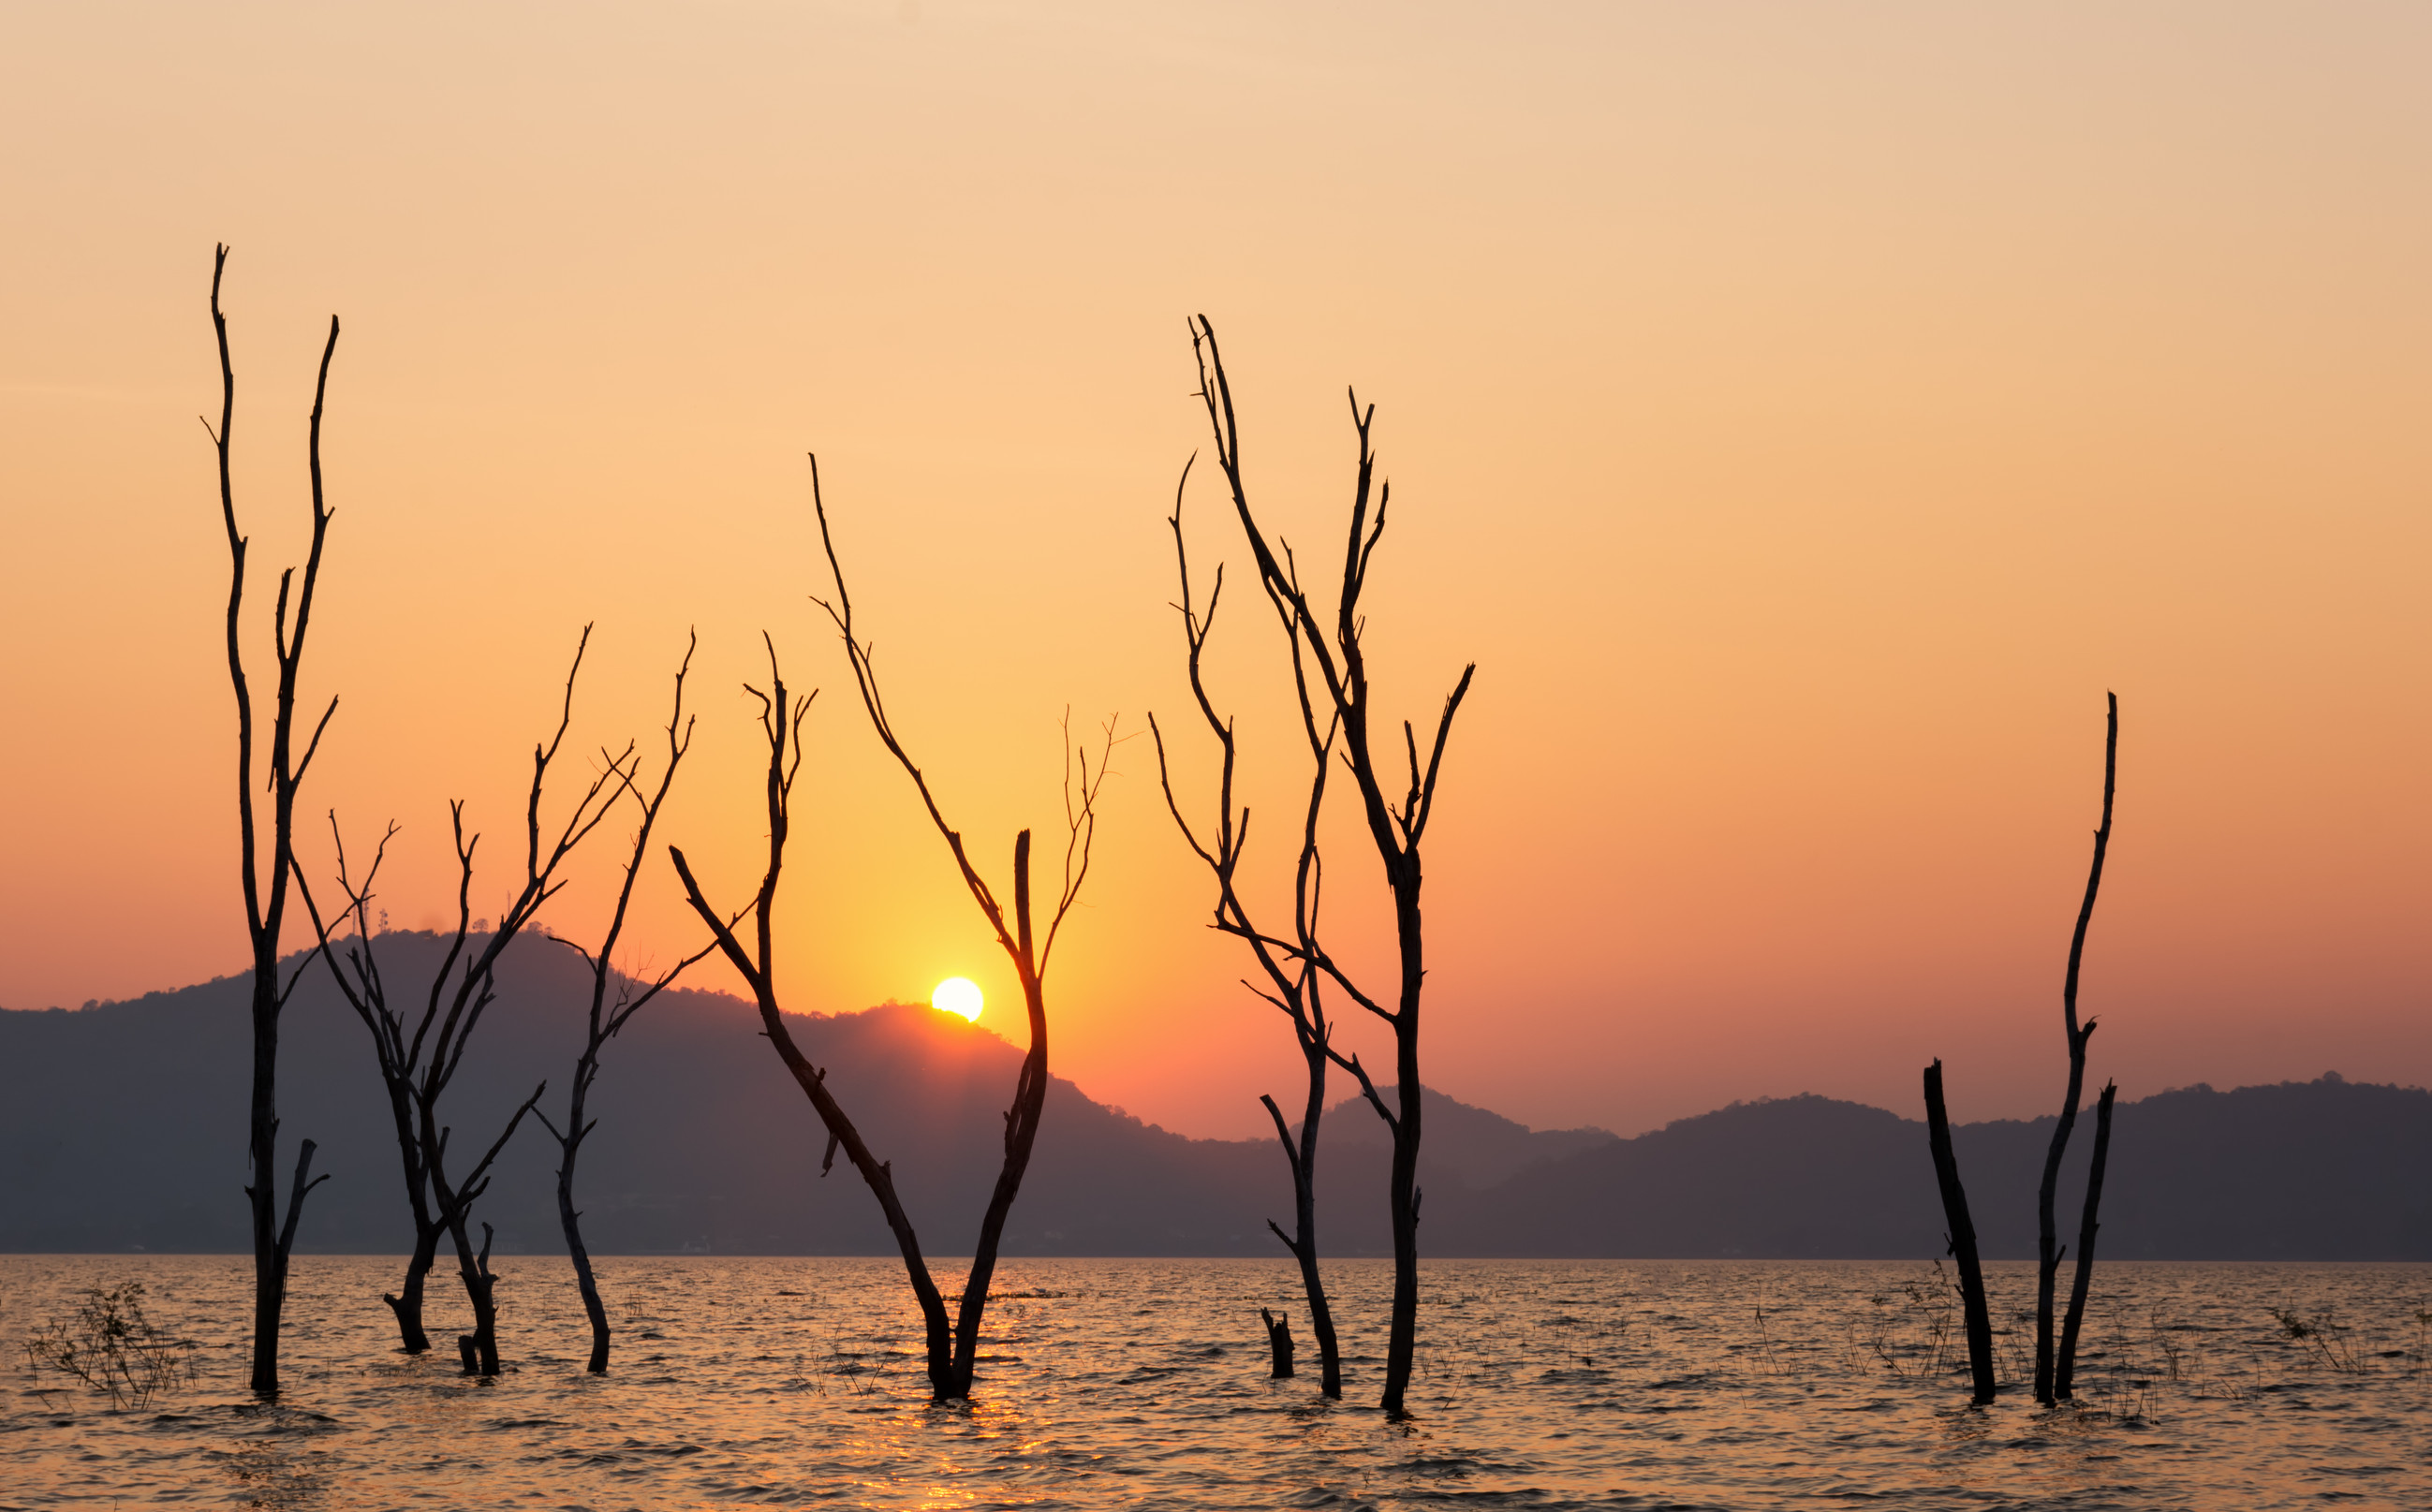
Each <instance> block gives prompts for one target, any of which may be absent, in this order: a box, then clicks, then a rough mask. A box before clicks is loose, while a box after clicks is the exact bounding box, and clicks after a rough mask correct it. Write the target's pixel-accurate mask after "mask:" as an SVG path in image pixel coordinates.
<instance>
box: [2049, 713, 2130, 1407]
mask: <svg viewBox="0 0 2432 1512" xmlns="http://www.w3.org/2000/svg"><path fill="white" fill-rule="evenodd" d="M2103 697H2104V700H2105V703H2106V706H2107V708H2108V711H2109V713H2108V715H2107V719H2106V725H2105V732H2104V734H2103V824H2102V827H2101V828H2099V829H2097V830H2096V831H2095V832H2094V865H2093V866H2092V867H2091V869H2089V870H2088V871H2087V873H2086V900H2085V901H2084V902H2083V903H2081V904H2079V906H2078V910H2077V930H2076V932H2074V933H2073V934H2071V935H2070V937H2069V975H2068V977H2067V979H2066V980H2065V981H2064V983H2063V984H2062V987H2061V1017H2062V1027H2063V1029H2064V1030H2065V1031H2066V1033H2067V1034H2068V1038H2069V1092H2068V1095H2067V1096H2066V1097H2064V1098H2063V1099H2062V1100H2061V1107H2060V1121H2059V1122H2058V1123H2057V1124H2056V1125H2054V1126H2053V1128H2052V1146H2051V1148H2050V1149H2049V1150H2048V1151H2045V1153H2044V1175H2043V1183H2042V1184H2041V1185H2040V1186H2039V1187H2037V1188H2036V1193H2035V1400H2036V1401H2037V1402H2040V1403H2043V1404H2044V1405H2045V1406H2048V1407H2049V1406H2051V1405H2052V1403H2054V1402H2055V1401H2057V1400H2058V1396H2057V1394H2056V1393H2055V1391H2054V1389H2053V1379H2054V1374H2055V1366H2054V1360H2053V1351H2052V1342H2053V1341H2052V1293H2053V1290H2054V1286H2055V1284H2056V1283H2057V1281H2058V1279H2059V1276H2060V1261H2061V1248H2060V1235H2059V1227H2058V1225H2057V1223H2055V1222H2054V1220H2053V1215H2052V1208H2053V1205H2054V1202H2055V1200H2056V1197H2057V1193H2058V1190H2059V1186H2060V1162H2061V1156H2062V1155H2063V1154H2065V1153H2066V1152H2067V1151H2068V1150H2069V1131H2070V1130H2072V1129H2074V1128H2075V1127H2076V1126H2077V1103H2078V1099H2079V1097H2080V1096H2081V1095H2082V1094H2083V1093H2084V1091H2085V1088H2086V1041H2088V1040H2090V1039H2092V1038H2093V1037H2094V1020H2093V1019H2091V1018H2089V1019H2087V1020H2086V1023H2085V1025H2084V1027H2082V1028H2081V1027H2080V1026H2079V1024H2078V1021H2077V971H2078V963H2079V961H2080V960H2081V959H2082V958H2083V957H2084V956H2085V953H2086V925H2087V924H2089V923H2091V922H2092V921H2093V918H2094V898H2095V894H2096V893H2098V892H2100V891H2101V890H2102V887H2103V856H2104V855H2105V854H2106V853H2107V852H2108V851H2109V849H2110V848H2111V798H2112V792H2113V790H2114V788H2115V786H2116V785H2117V782H2118V779H2119V773H2120V697H2119V695H2117V694H2105V695H2104V696H2103Z"/></svg>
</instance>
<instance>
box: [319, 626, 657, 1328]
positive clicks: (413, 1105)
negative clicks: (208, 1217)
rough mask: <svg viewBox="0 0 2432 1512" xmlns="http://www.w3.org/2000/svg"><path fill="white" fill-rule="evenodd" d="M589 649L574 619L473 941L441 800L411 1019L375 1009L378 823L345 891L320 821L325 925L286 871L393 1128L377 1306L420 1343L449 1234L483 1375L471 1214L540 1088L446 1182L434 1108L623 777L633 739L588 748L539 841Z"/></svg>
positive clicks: (469, 894) (487, 1312) (465, 874)
mask: <svg viewBox="0 0 2432 1512" xmlns="http://www.w3.org/2000/svg"><path fill="white" fill-rule="evenodd" d="M590 643H591V627H590V626H588V625H586V626H584V627H583V638H582V640H581V642H580V643H579V644H577V646H576V647H575V651H574V664H573V666H572V667H571V668H570V669H569V670H568V671H567V672H566V696H565V698H564V701H563V702H562V704H561V705H560V707H559V711H558V722H557V729H556V731H554V732H553V733H552V734H551V735H550V736H549V740H548V742H547V743H546V744H539V745H535V746H534V747H533V748H532V785H531V787H530V789H529V790H528V792H527V795H526V798H525V804H524V877H523V882H522V883H521V885H520V887H519V888H518V890H517V892H516V894H515V899H514V901H513V902H511V903H510V904H509V905H508V907H507V909H506V911H505V912H504V913H502V914H500V915H499V916H498V923H497V925H496V927H495V928H493V929H492V930H491V931H490V932H489V933H488V934H486V935H483V934H481V933H479V932H477V931H476V929H475V927H474V923H473V872H474V852H475V850H476V849H477V848H479V847H480V845H481V836H480V835H478V834H476V835H473V836H471V837H469V838H468V837H467V836H466V835H465V833H464V802H463V800H461V799H456V800H451V801H450V802H449V803H448V822H449V825H450V828H451V829H452V830H453V832H454V844H455V849H456V868H457V882H456V927H455V930H454V932H452V933H451V934H450V935H449V936H448V944H447V949H446V950H445V951H444V953H443V954H442V956H441V959H440V963H439V966H438V968H437V969H436V970H434V971H433V972H432V973H431V982H430V986H429V988H428V990H427V991H426V992H425V993H424V994H423V1001H422V1006H421V1012H420V1013H419V1015H418V1016H414V1019H413V1021H412V1023H411V1024H410V1025H409V1023H408V1020H407V1013H408V1012H410V1010H400V1009H398V1008H397V1007H395V1006H393V1005H392V1004H391V1003H390V1001H389V997H388V987H387V983H386V981H385V980H384V979H383V977H382V976H381V974H380V962H379V958H378V952H377V949H376V947H375V945H374V939H375V932H374V931H373V929H372V928H371V912H370V910H371V900H372V897H373V887H374V885H375V884H376V883H377V882H378V881H379V877H380V864H381V862H382V861H384V860H385V859H386V858H387V855H388V843H389V841H390V840H391V839H393V838H395V836H396V835H397V826H396V825H395V824H394V823H392V824H391V825H390V826H389V827H388V829H387V831H386V832H385V833H383V834H382V835H381V836H380V844H379V847H378V848H376V849H375V850H374V852H373V855H372V864H371V865H370V867H369V868H368V869H367V870H366V871H365V872H364V874H363V881H362V882H360V883H358V882H356V881H355V880H354V878H353V877H352V875H351V874H350V873H349V871H348V869H347V863H346V845H345V840H344V838H343V836H341V835H340V834H339V831H338V819H337V815H335V814H332V815H330V816H329V830H330V833H331V835H332V837H333V838H335V839H336V842H337V860H338V887H339V890H340V892H341V893H342V894H344V896H345V899H346V903H345V906H344V907H343V908H341V909H340V910H339V911H338V913H337V914H336V915H335V916H331V917H328V918H324V917H323V916H322V914H321V911H320V908H319V906H318V904H317V903H315V901H314V900H313V898H312V889H311V888H310V887H309V886H308V885H306V884H305V883H304V879H303V874H302V872H301V870H300V869H299V870H298V872H297V874H296V882H297V890H298V892H299V893H300V894H301V896H302V897H303V899H304V904H305V907H306V908H307V909H308V910H310V911H311V913H312V927H313V932H314V933H315V935H316V936H317V937H318V939H319V942H320V945H319V954H320V956H321V958H322V960H323V961H325V962H326V963H328V965H329V976H330V979H331V980H332V981H334V982H335V983H337V985H338V990H339V992H340V993H341V994H343V995H344V996H345V998H346V1003H347V1006H349V1007H351V1008H352V1009H353V1010H354V1011H355V1015H356V1016H357V1017H359V1018H361V1019H362V1020H363V1027H364V1028H365V1029H366V1030H368V1031H370V1033H371V1036H372V1047H373V1050H374V1051H375V1053H376V1054H377V1056H378V1058H379V1062H380V1079H381V1082H382V1083H383V1084H385V1086H386V1087H387V1090H388V1098H389V1113H390V1117H391V1119H392V1121H393V1122H394V1124H395V1126H396V1134H397V1152H398V1156H399V1158H400V1161H401V1164H402V1166H403V1170H404V1176H405V1189H406V1200H407V1202H408V1205H409V1207H410V1209H411V1211H412V1213H413V1215H414V1253H413V1255H412V1256H411V1257H410V1258H409V1259H408V1260H407V1262H406V1272H405V1283H404V1286H403V1288H402V1291H401V1293H400V1294H396V1295H390V1296H385V1297H383V1298H382V1299H381V1300H382V1301H384V1302H387V1303H388V1305H389V1307H390V1309H391V1310H392V1311H393V1312H395V1314H396V1315H397V1332H398V1335H399V1336H400V1339H401V1341H402V1343H403V1345H404V1347H405V1349H406V1351H407V1352H411V1353H418V1352H421V1351H423V1350H426V1349H428V1348H430V1338H429V1336H428V1335H427V1334H426V1333H425V1332H424V1329H423V1322H422V1302H423V1281H424V1278H425V1277H426V1276H428V1275H429V1274H430V1271H431V1266H432V1264H433V1263H434V1262H435V1260H436V1258H437V1255H438V1249H439V1241H440V1239H441V1238H442V1237H446V1238H448V1239H449V1240H451V1241H452V1242H453V1245H454V1248H455V1251H456V1259H457V1268H458V1273H459V1275H460V1277H461V1278H462V1280H463V1282H464V1295H465V1299H466V1301H468V1302H471V1303H472V1307H473V1332H472V1334H471V1335H469V1336H466V1342H465V1344H464V1346H463V1347H464V1348H465V1349H466V1350H467V1353H466V1358H467V1360H468V1362H469V1363H468V1369H478V1370H479V1371H480V1372H481V1374H483V1375H496V1374H497V1373H498V1303H497V1278H496V1277H495V1276H494V1275H493V1274H492V1272H491V1270H490V1266H489V1252H490V1243H489V1225H487V1224H483V1225H482V1235H483V1238H482V1243H481V1247H480V1248H479V1250H476V1249H475V1247H474V1245H473V1242H472V1233H471V1223H472V1218H471V1215H472V1208H473V1204H474V1202H475V1201H479V1200H480V1198H481V1194H482V1193H483V1192H484V1191H486V1190H488V1188H489V1184H490V1168H491V1167H492V1166H493V1165H494V1164H495V1163H496V1162H497V1160H498V1155H499V1153H500V1152H501V1151H504V1150H505V1149H506V1146H507V1141H508V1140H509V1139H511V1138H513V1137H514V1136H515V1129H516V1127H517V1126H518V1125H519V1124H521V1122H522V1121H523V1117H524V1115H526V1114H527V1113H530V1112H532V1109H533V1108H534V1107H535V1106H537V1105H538V1103H539V1101H540V1097H541V1094H542V1092H543V1091H545V1090H547V1088H548V1085H549V1084H548V1083H546V1082H544V1083H542V1084H540V1085H539V1086H536V1087H534V1088H533V1089H532V1096H531V1097H529V1098H527V1099H525V1100H524V1101H523V1103H522V1104H521V1105H520V1106H519V1107H517V1108H516V1109H515V1112H514V1113H513V1115H512V1116H511V1117H508V1119H507V1121H506V1125H505V1127H504V1128H503V1130H501V1132H500V1133H499V1134H498V1138H497V1139H495V1140H494V1141H492V1142H491V1144H490V1147H489V1149H488V1150H487V1151H485V1152H483V1153H482V1155H481V1158H480V1159H479V1160H477V1161H475V1162H474V1163H473V1165H472V1167H471V1168H469V1169H466V1170H464V1172H463V1173H462V1174H461V1175H458V1176H456V1177H453V1178H451V1177H450V1176H449V1174H448V1141H449V1138H450V1135H451V1133H452V1131H451V1129H450V1127H449V1126H448V1125H446V1124H443V1123H441V1122H440V1121H439V1103H440V1100H441V1099H442V1098H443V1097H444V1096H446V1094H447V1091H448V1085H449V1084H450V1083H452V1082H453V1081H454V1080H455V1077H456V1072H457V1069H458V1067H461V1066H462V1065H463V1064H464V1051H465V1050H466V1048H467V1047H468V1046H469V1044H470V1043H471V1040H472V1037H473V1031H474V1030H475V1029H476V1028H477V1027H478V1026H479V1025H480V1023H481V1016H482V1014H483V1013H484V1012H485V1011H486V1010H487V1009H488V1008H489V1006H490V1004H491V1003H492V1002H493V1001H495V1000H496V998H497V989H498V982H497V967H498V957H499V956H500V955H502V954H503V953H505V951H506V949H507V947H508V946H510V945H512V944H514V943H515V937H516V936H517V935H518V934H520V933H522V932H523V930H524V928H525V927H526V926H527V925H529V924H531V923H532V919H533V918H534V916H537V915H538V914H539V912H540V909H541V907H542V905H543V904H545V903H547V902H548V901H549V899H551V898H553V897H555V896H556V895H557V893H558V890H559V889H560V888H562V887H564V886H565V885H566V883H565V880H564V879H563V877H561V876H560V872H561V870H562V869H563V867H564V866H565V864H566V859H567V858H568V857H569V856H571V855H572V854H573V853H574V851H575V850H576V848H579V847H580V846H581V845H582V844H583V841H584V840H585V839H587V838H588V837H589V836H590V834H591V832H592V831H593V830H595V829H597V828H599V826H600V821H601V820H602V819H604V818H606V817H607V816H608V814H609V811H610V810H611V809H612V808H613V807H614V806H615V804H616V800H617V799H618V798H621V797H622V796H623V794H624V792H625V791H626V790H627V789H628V788H629V787H630V786H631V785H632V782H633V765H634V760H635V758H634V751H633V744H632V743H631V742H628V743H627V744H626V747H625V748H624V750H623V751H621V752H613V751H608V750H602V751H601V752H600V755H601V758H602V766H601V768H600V770H599V771H598V772H596V773H594V774H593V776H592V778H591V781H590V784H589V786H588V787H587V788H585V790H584V791H583V795H582V797H581V798H579V799H578V800H577V801H576V802H575V805H574V808H573V810H572V812H571V813H570V814H569V815H567V816H566V822H565V824H564V825H563V827H562V828H560V829H559V830H558V832H556V834H555V835H554V836H553V837H551V838H548V839H546V840H545V838H544V836H543V834H542V830H541V804H542V798H543V795H544V790H545V788H546V786H547V783H548V779H549V765H550V764H551V763H553V762H554V761H555V760H556V759H557V753H558V750H559V748H560V747H562V746H563V745H564V744H565V741H566V730H567V728H568V727H569V726H570V725H571V724H572V723H573V719H574V685H575V681H576V679H577V678H578V677H579V676H580V674H581V672H582V670H583V652H584V650H585V649H586V648H588V647H589V646H590ZM348 922H351V923H352V925H353V931H352V933H351V934H349V935H346V937H345V949H344V954H345V962H344V964H343V966H342V965H341V963H340V960H339V954H340V952H339V950H338V949H336V948H335V946H334V944H333V942H334V941H335V940H336V938H337V937H338V936H337V932H338V930H339V929H340V928H341V927H342V926H344V925H345V924H346V923H348Z"/></svg>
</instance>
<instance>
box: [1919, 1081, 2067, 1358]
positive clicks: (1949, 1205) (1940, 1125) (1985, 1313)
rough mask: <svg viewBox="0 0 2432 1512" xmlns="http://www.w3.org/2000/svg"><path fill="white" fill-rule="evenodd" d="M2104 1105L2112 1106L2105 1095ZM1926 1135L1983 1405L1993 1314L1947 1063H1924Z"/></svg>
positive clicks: (1991, 1346) (1962, 1314)
mask: <svg viewBox="0 0 2432 1512" xmlns="http://www.w3.org/2000/svg"><path fill="white" fill-rule="evenodd" d="M2104 1106H2105V1107H2106V1108H2107V1107H2108V1106H2109V1103H2108V1101H2107V1100H2106V1101H2105V1103H2104ZM1925 1128H1926V1138H1927V1140H1928V1142H1929V1143H1930V1144H1931V1145H1932V1147H1933V1150H1934V1180H1935V1181H1936V1182H1937V1183H1938V1184H1940V1186H1941V1188H1942V1220H1943V1222H1944V1223H1945V1224H1946V1225H1948V1228H1947V1229H1946V1231H1945V1232H1946V1234H1947V1235H1948V1242H1949V1244H1950V1247H1951V1263H1952V1264H1953V1265H1954V1266H1956V1267H1957V1268H1958V1269H1959V1306H1960V1313H1961V1317H1962V1319H1963V1320H1964V1322H1965V1325H1966V1331H1967V1335H1968V1375H1969V1377H1970V1379H1971V1380H1972V1381H1973V1383H1974V1387H1975V1391H1974V1396H1975V1402H1976V1404H1977V1405H1978V1406H1984V1405H1985V1404H1987V1403H1990V1402H1991V1401H1992V1400H1993V1393H1994V1382H1993V1314H1992V1309H1991V1308H1990V1306H1988V1305H1987V1303H1986V1301H1985V1297H1984V1258H1983V1257H1982V1256H1981V1255H1980V1254H1978V1252H1977V1250H1976V1222H1975V1219H1973V1218H1969V1217H1968V1190H1967V1188H1966V1187H1964V1186H1962V1185H1960V1184H1959V1157H1958V1156H1957V1155H1956V1154H1954V1153H1952V1151H1951V1114H1950V1111H1949V1110H1948V1109H1947V1108H1945V1107H1944V1106H1943V1102H1942V1063H1941V1062H1940V1061H1938V1060H1937V1061H1935V1062H1934V1064H1933V1065H1932V1066H1929V1067H1926V1068H1925Z"/></svg>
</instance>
